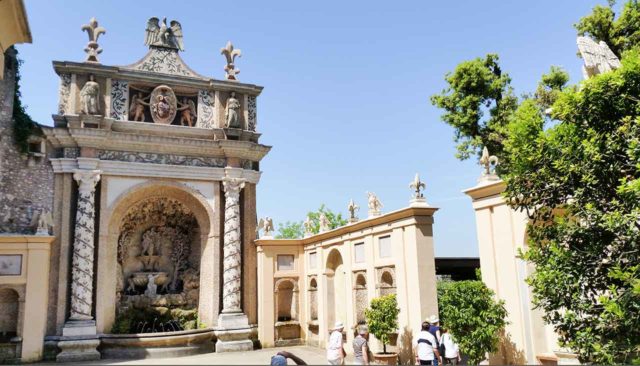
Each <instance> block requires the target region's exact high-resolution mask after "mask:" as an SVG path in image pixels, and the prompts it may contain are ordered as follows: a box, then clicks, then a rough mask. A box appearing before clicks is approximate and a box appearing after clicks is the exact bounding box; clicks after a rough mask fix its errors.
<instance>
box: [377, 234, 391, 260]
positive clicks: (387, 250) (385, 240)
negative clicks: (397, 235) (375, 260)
mask: <svg viewBox="0 0 640 366" xmlns="http://www.w3.org/2000/svg"><path fill="white" fill-rule="evenodd" d="M378 253H380V258H389V257H391V237H390V236H383V237H381V238H378Z"/></svg>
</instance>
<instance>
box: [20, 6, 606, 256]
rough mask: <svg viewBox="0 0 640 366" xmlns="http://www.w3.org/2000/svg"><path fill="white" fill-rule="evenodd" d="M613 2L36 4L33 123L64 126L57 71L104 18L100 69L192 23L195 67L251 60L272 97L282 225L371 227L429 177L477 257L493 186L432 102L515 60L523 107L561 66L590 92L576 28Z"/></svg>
mask: <svg viewBox="0 0 640 366" xmlns="http://www.w3.org/2000/svg"><path fill="white" fill-rule="evenodd" d="M598 3H606V2H605V1H599V2H598V1H591V0H580V1H577V0H576V1H564V0H563V1H558V0H555V1H550V0H538V1H471V0H468V1H467V0H465V1H463V0H459V1H448V2H447V1H437V2H436V1H424V0H423V1H406V2H391V1H384V2H382V1H359V2H347V1H317V2H311V1H304V2H302V1H282V2H280V1H278V2H277V1H237V2H225V3H223V2H219V1H189V2H176V1H160V0H159V1H153V2H149V1H139V2H134V1H108V2H107V1H101V2H98V1H80V0H74V1H64V2H62V1H44V0H28V1H26V6H27V13H28V16H29V23H30V26H31V32H32V35H33V44H32V45H20V46H19V47H18V50H19V51H20V56H21V58H22V59H23V60H24V65H23V68H22V74H23V81H22V93H23V96H24V101H25V103H26V104H27V105H28V111H29V113H30V114H31V115H32V116H33V117H34V119H36V120H37V121H38V122H40V123H43V124H52V120H51V114H52V113H54V112H55V111H56V105H57V88H58V78H57V76H56V75H55V73H54V72H53V68H52V66H51V61H52V60H69V61H83V60H84V57H85V56H84V52H83V49H84V47H85V45H86V43H87V35H86V34H85V33H83V32H81V31H80V27H81V26H82V25H83V24H86V23H87V22H88V21H89V19H90V18H91V17H92V16H96V17H97V19H98V21H99V22H100V25H102V26H103V27H105V28H106V29H107V34H106V35H103V36H102V37H101V38H100V40H99V43H100V45H101V47H102V48H103V49H104V52H103V53H102V55H101V56H100V61H101V62H102V63H103V64H106V65H127V64H131V63H133V62H135V61H137V60H138V59H139V58H141V57H142V56H143V55H144V54H145V52H146V47H145V46H144V44H143V40H144V28H145V24H146V21H147V19H148V18H149V17H152V16H157V17H163V16H167V17H168V19H170V20H171V19H176V20H178V21H180V22H181V23H182V27H183V31H184V43H185V48H186V51H185V52H183V53H182V57H183V58H184V60H185V61H186V62H187V64H188V65H190V66H191V68H193V69H194V70H195V71H196V72H198V73H200V74H203V75H208V76H212V77H214V78H219V79H221V78H223V75H224V71H223V66H224V58H223V56H221V55H220V48H221V47H223V46H224V45H225V43H226V42H227V40H231V41H232V42H233V43H234V45H235V46H236V47H237V48H240V49H242V52H243V56H242V57H241V58H239V59H238V60H237V62H236V65H237V67H239V68H240V69H241V73H240V75H239V79H240V81H243V82H248V83H254V84H258V85H262V86H264V87H265V89H264V91H263V93H262V95H261V96H260V97H259V98H258V129H259V131H260V132H262V134H263V136H262V138H261V142H262V143H264V144H267V145H272V146H273V149H272V151H271V152H270V154H269V155H268V156H267V157H266V158H265V159H264V160H263V162H262V164H261V170H262V171H263V172H264V173H263V175H262V180H261V182H260V184H259V187H258V203H257V204H258V212H259V215H261V216H264V215H268V216H271V217H273V218H274V223H275V224H276V225H277V224H278V223H280V222H284V221H287V220H303V219H304V217H305V215H306V213H307V212H308V211H309V210H313V209H316V208H318V207H319V206H320V204H322V203H325V204H326V205H327V206H328V207H329V208H331V209H333V210H334V211H341V212H344V213H345V214H346V206H347V203H348V201H349V199H350V198H353V199H354V200H355V201H356V202H357V203H358V204H359V205H360V206H362V207H363V208H362V209H361V212H360V216H361V217H365V216H366V194H365V192H366V191H373V192H375V193H377V194H378V197H379V198H380V200H381V201H382V203H383V205H384V210H385V211H391V210H395V209H399V208H402V207H405V206H406V205H407V204H408V202H409V199H410V195H411V192H410V190H409V188H408V184H409V182H410V181H411V180H412V178H413V175H414V174H415V173H416V172H419V173H420V175H421V177H422V178H423V180H424V181H425V182H426V184H427V189H426V192H425V196H426V197H427V200H428V202H429V203H430V204H432V205H434V206H437V207H439V208H440V211H438V212H437V213H436V216H435V226H434V235H435V244H436V248H435V250H436V255H437V256H477V254H478V249H477V241H476V229H475V217H474V213H473V210H472V208H471V202H470V199H469V198H468V197H467V196H465V195H464V194H462V193H461V191H462V190H463V189H466V188H469V187H472V186H474V185H475V183H476V179H477V177H478V175H479V173H480V169H479V167H478V166H477V165H476V162H475V161H464V162H460V161H458V160H456V159H455V158H454V154H455V144H454V142H453V130H452V129H451V128H450V127H449V126H447V125H445V124H444V123H442V122H441V121H440V119H439V116H440V111H439V110H438V109H436V108H435V107H433V106H431V104H430V102H429V96H430V95H432V94H434V93H437V92H439V91H441V90H442V89H443V88H444V87H445V83H444V75H445V73H446V72H448V71H451V70H453V69H454V67H455V66H456V65H457V64H458V63H459V62H461V61H463V60H467V59H470V58H474V57H478V56H484V55H485V54H487V53H498V54H499V55H500V59H501V64H502V68H503V70H504V71H506V72H508V73H509V74H510V75H511V77H512V79H513V86H514V88H515V89H516V92H517V93H518V94H522V93H524V92H529V91H532V90H533V89H534V88H535V86H536V84H537V81H538V79H539V77H540V75H541V74H543V73H544V72H546V71H547V70H548V69H549V67H550V66H551V65H559V66H562V67H564V68H565V69H566V70H567V71H568V72H569V73H570V75H571V82H572V83H573V82H577V81H579V80H580V78H581V76H580V75H581V74H580V67H581V61H580V59H578V58H577V57H576V52H577V47H576V44H575V30H574V29H573V27H572V24H574V23H575V22H576V21H578V19H579V18H580V17H581V16H583V15H586V14H588V13H589V11H590V9H591V8H592V7H593V6H594V5H595V4H598Z"/></svg>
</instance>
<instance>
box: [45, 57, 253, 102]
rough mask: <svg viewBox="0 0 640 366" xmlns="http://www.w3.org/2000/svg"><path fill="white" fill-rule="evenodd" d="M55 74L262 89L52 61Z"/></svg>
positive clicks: (250, 90)
mask: <svg viewBox="0 0 640 366" xmlns="http://www.w3.org/2000/svg"><path fill="white" fill-rule="evenodd" d="M53 68H54V70H55V72H56V73H57V74H58V75H60V74H94V75H96V77H107V78H113V79H119V80H126V81H129V82H141V83H150V84H168V85H176V84H177V85H180V86H183V87H192V88H195V89H207V90H220V91H236V92H239V93H242V94H247V95H260V93H261V92H262V89H263V87H261V86H258V85H254V84H246V83H239V82H237V81H225V80H216V79H213V78H205V77H196V76H186V75H170V74H162V73H156V72H151V71H144V70H134V69H130V68H129V67H128V66H106V65H101V64H89V63H80V62H71V61H53Z"/></svg>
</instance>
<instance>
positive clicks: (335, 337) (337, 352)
mask: <svg viewBox="0 0 640 366" xmlns="http://www.w3.org/2000/svg"><path fill="white" fill-rule="evenodd" d="M343 329H344V324H342V322H341V321H337V322H336V325H335V326H334V327H333V329H331V335H330V336H329V342H328V343H327V361H328V362H329V365H342V364H343V363H344V356H346V355H347V353H346V352H345V351H344V348H343V346H342V330H343Z"/></svg>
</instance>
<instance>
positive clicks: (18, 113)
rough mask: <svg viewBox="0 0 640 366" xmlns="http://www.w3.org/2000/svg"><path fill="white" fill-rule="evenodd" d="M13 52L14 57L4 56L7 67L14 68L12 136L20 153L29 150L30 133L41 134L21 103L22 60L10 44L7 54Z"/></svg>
mask: <svg viewBox="0 0 640 366" xmlns="http://www.w3.org/2000/svg"><path fill="white" fill-rule="evenodd" d="M12 52H15V57H13V56H9V57H7V58H6V61H7V69H14V70H15V81H16V85H15V90H14V94H13V138H14V141H15V143H16V145H17V146H18V149H19V150H20V152H21V153H23V154H25V153H27V152H28V151H29V142H28V140H29V137H30V136H31V135H34V134H35V135H41V134H42V132H41V131H40V129H39V128H38V125H37V124H36V122H35V121H34V120H33V119H31V116H29V114H28V113H27V108H26V106H25V105H23V104H22V93H21V92H20V66H21V65H22V60H20V59H18V56H17V54H18V51H17V50H16V49H15V48H14V47H13V46H12V47H10V48H9V49H8V50H7V55H11V53H12Z"/></svg>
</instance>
